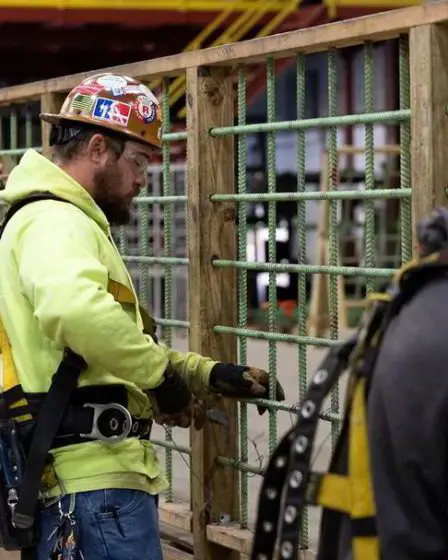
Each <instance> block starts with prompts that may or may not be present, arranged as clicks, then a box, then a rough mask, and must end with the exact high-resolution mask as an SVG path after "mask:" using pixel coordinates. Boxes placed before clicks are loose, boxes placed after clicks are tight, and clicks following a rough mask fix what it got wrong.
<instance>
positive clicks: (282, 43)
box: [0, 0, 448, 105]
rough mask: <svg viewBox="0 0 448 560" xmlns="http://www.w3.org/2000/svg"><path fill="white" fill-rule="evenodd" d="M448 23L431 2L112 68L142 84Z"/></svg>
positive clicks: (62, 88)
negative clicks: (200, 68) (195, 70)
mask: <svg viewBox="0 0 448 560" xmlns="http://www.w3.org/2000/svg"><path fill="white" fill-rule="evenodd" d="M442 21H448V1H447V0H440V1H438V2H428V3H425V4H423V5H421V6H413V7H410V8H404V9H400V10H391V11H388V12H382V13H379V14H375V15H369V16H364V17H360V18H353V19H350V20H347V21H342V22H336V23H330V24H326V25H319V26H316V27H310V28H307V29H298V30H295V31H289V32H287V33H279V34H276V35H271V36H269V37H263V38H259V39H252V40H248V41H240V42H238V43H234V44H229V45H222V46H218V47H210V48H208V49H203V50H200V51H189V52H182V53H179V54H176V55H172V56H166V57H161V58H155V59H152V60H145V61H142V62H136V63H131V64H122V65H120V66H112V67H109V68H106V69H105V70H107V71H109V70H110V71H112V72H118V73H120V74H126V75H128V76H133V77H134V78H138V79H149V78H154V77H158V76H172V75H179V74H181V73H183V72H184V70H185V69H187V68H194V67H197V66H202V65H215V64H216V65H220V66H222V65H231V66H233V65H235V64H237V63H240V62H249V61H250V62H256V61H262V60H265V59H266V57H267V56H273V57H285V56H291V55H293V54H294V53H295V52H296V51H298V50H300V51H302V52H319V51H324V50H327V49H328V48H329V47H339V48H340V47H348V46H352V45H359V44H361V43H362V42H363V41H365V40H370V41H379V40H385V39H392V38H394V37H397V36H398V35H400V34H402V33H407V32H408V31H409V30H410V29H411V28H413V27H415V26H417V25H425V24H429V23H436V22H442ZM91 74H92V72H80V73H78V74H73V75H70V76H63V77H58V78H52V79H50V80H42V81H38V82H33V83H29V84H22V85H18V86H13V87H9V88H2V89H0V105H5V104H8V103H10V102H11V101H16V102H17V101H23V100H29V99H38V98H39V96H40V95H42V94H44V93H47V92H54V91H59V92H68V91H69V90H70V89H72V88H73V87H74V86H75V85H77V84H78V83H79V82H80V81H81V80H82V79H84V78H86V77H87V76H89V75H91Z"/></svg>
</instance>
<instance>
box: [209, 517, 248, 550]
mask: <svg viewBox="0 0 448 560" xmlns="http://www.w3.org/2000/svg"><path fill="white" fill-rule="evenodd" d="M253 536H254V535H253V532H252V531H249V529H240V528H239V527H229V526H226V525H214V524H211V525H207V538H208V540H209V541H210V542H213V543H216V544H219V545H221V546H225V547H227V548H230V549H232V550H236V551H238V552H241V553H242V554H247V555H250V553H251V551H252V540H253Z"/></svg>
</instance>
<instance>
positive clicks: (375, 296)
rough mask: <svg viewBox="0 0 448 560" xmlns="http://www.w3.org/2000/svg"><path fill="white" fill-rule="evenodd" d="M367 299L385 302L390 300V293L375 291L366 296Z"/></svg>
mask: <svg viewBox="0 0 448 560" xmlns="http://www.w3.org/2000/svg"><path fill="white" fill-rule="evenodd" d="M367 299H368V301H385V302H386V303H387V302H389V301H392V294H386V293H382V292H375V293H373V294H369V295H368V296H367Z"/></svg>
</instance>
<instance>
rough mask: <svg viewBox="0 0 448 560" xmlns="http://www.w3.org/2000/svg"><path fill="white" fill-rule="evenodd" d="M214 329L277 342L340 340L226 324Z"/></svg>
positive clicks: (333, 343)
mask: <svg viewBox="0 0 448 560" xmlns="http://www.w3.org/2000/svg"><path fill="white" fill-rule="evenodd" d="M213 330H214V331H215V332H218V333H223V334H234V335H236V336H238V337H241V338H259V339H262V340H274V341H276V342H292V343H294V344H309V345H311V346H323V347H328V346H337V345H338V344H339V341H337V340H330V339H329V338H317V337H314V336H298V335H294V334H282V333H270V332H265V331H256V330H252V329H239V328H236V327H226V326H224V325H216V326H215V327H213Z"/></svg>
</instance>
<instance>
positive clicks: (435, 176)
mask: <svg viewBox="0 0 448 560" xmlns="http://www.w3.org/2000/svg"><path fill="white" fill-rule="evenodd" d="M409 49H410V53H409V56H410V78H411V138H412V140H411V151H412V153H411V162H412V214H413V225H414V227H413V230H414V232H413V233H414V244H413V245H414V247H415V245H416V240H415V225H416V224H417V222H418V221H419V220H420V219H421V218H424V217H426V216H428V215H429V214H430V212H431V210H432V209H433V208H434V207H436V206H442V205H443V206H446V204H447V201H448V198H447V195H446V193H445V188H446V187H448V114H447V112H446V107H447V106H448V25H447V24H443V25H442V24H437V25H421V26H419V27H416V28H414V29H411V32H410V35H409Z"/></svg>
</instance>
